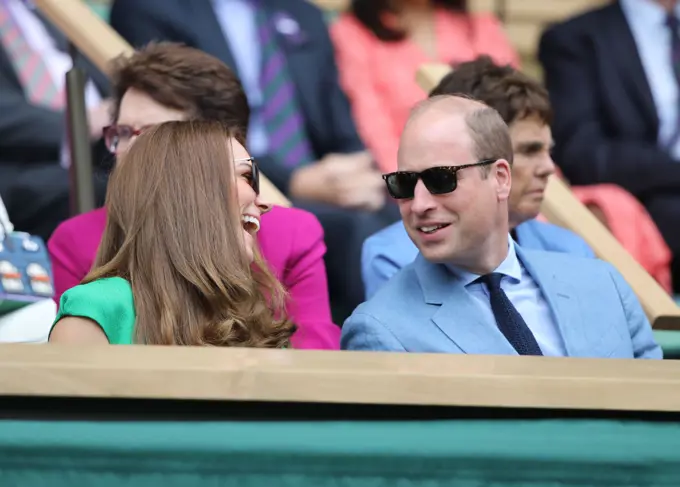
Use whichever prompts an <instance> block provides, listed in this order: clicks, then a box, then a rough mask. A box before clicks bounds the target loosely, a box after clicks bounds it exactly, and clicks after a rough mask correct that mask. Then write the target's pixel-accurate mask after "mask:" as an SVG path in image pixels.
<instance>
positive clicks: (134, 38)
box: [109, 0, 183, 48]
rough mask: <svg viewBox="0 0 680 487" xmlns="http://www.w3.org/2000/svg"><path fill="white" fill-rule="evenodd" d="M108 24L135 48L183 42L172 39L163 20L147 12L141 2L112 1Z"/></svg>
mask: <svg viewBox="0 0 680 487" xmlns="http://www.w3.org/2000/svg"><path fill="white" fill-rule="evenodd" d="M109 22H110V24H111V27H113V28H114V29H115V30H116V31H117V32H118V33H119V34H120V35H121V36H122V37H123V38H124V39H125V40H126V41H128V42H129V43H130V44H132V46H133V47H135V48H140V47H142V46H145V45H146V44H148V43H149V42H151V41H174V42H181V41H183V39H177V38H175V37H173V33H172V32H168V29H167V28H165V25H164V22H163V19H162V18H159V15H157V14H156V13H155V12H149V9H148V8H147V4H146V2H143V1H142V2H140V1H139V0H114V2H113V5H112V6H111V13H110V15H109Z"/></svg>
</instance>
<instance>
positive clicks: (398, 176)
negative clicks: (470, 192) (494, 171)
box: [383, 159, 498, 200]
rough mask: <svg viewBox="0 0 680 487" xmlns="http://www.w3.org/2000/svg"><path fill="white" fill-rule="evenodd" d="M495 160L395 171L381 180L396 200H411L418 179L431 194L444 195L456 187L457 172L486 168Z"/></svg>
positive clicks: (384, 175)
mask: <svg viewBox="0 0 680 487" xmlns="http://www.w3.org/2000/svg"><path fill="white" fill-rule="evenodd" d="M497 160H498V159H482V160H481V161H478V162H475V163H474V164H463V165H462V166H439V167H431V168H429V169H425V170H424V171H421V172H413V171H397V172H391V173H389V174H383V179H384V180H385V183H386V184H387V191H388V192H389V193H390V196H391V197H392V198H394V199H397V200H402V199H407V198H413V195H414V194H415V191H416V185H417V184H418V180H419V179H422V180H423V184H424V185H425V187H426V188H427V190H428V191H429V192H430V193H431V194H446V193H451V192H452V191H454V190H455V189H456V188H457V187H458V174H457V173H458V171H460V170H461V169H465V168H468V167H475V166H486V165H488V164H493V163H494V162H496V161H497Z"/></svg>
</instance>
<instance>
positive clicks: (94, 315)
mask: <svg viewBox="0 0 680 487" xmlns="http://www.w3.org/2000/svg"><path fill="white" fill-rule="evenodd" d="M66 316H79V317H81V318H89V319H91V320H92V321H94V322H96V323H98V324H99V326H101V328H102V330H103V331H104V333H105V334H106V337H107V338H108V339H109V343H110V344H112V345H131V344H132V337H133V334H134V328H135V305H134V300H133V298H132V287H131V286H130V283H129V282H128V281H126V280H125V279H123V278H121V277H107V278H104V279H98V280H96V281H93V282H89V283H87V284H80V285H79V286H76V287H74V288H71V289H69V290H68V291H66V292H65V293H64V294H62V296H61V300H60V301H59V312H58V313H57V318H56V319H55V320H54V324H56V323H57V321H59V320H60V319H61V318H64V317H66ZM54 324H53V325H52V326H54Z"/></svg>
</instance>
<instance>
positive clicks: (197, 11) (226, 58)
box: [182, 0, 238, 75]
mask: <svg viewBox="0 0 680 487" xmlns="http://www.w3.org/2000/svg"><path fill="white" fill-rule="evenodd" d="M182 5H183V7H184V8H186V9H187V10H186V11H184V12H183V13H182V14H183V18H184V19H187V21H188V20H189V19H191V20H190V22H189V21H188V23H187V27H186V32H187V35H188V36H190V37H191V38H193V39H194V43H193V45H194V46H195V47H196V48H198V49H200V50H202V51H205V52H207V53H208V54H212V55H213V56H215V57H216V58H217V59H220V60H221V61H222V62H224V63H225V64H226V65H227V66H229V67H230V68H231V69H232V70H233V71H234V72H235V73H236V74H237V75H238V66H237V65H236V62H235V61H234V56H233V54H232V53H231V49H230V46H229V40H228V39H227V37H226V35H225V34H224V32H223V31H222V26H221V25H220V22H219V20H217V16H216V15H215V9H214V8H213V6H212V2H210V1H209V0H201V1H192V2H182Z"/></svg>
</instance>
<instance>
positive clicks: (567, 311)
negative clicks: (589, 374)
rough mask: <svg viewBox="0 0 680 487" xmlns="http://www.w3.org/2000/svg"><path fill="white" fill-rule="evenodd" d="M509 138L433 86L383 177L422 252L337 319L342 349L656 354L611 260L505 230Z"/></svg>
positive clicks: (473, 108)
mask: <svg viewBox="0 0 680 487" xmlns="http://www.w3.org/2000/svg"><path fill="white" fill-rule="evenodd" d="M512 162H513V147H512V142H511V139H510V134H509V130H508V127H507V125H506V124H505V122H504V121H503V119H502V118H501V116H500V115H499V113H498V112H497V111H496V110H494V109H492V108H490V107H488V106H486V105H484V104H482V103H480V102H478V101H474V100H471V99H468V98H463V97H460V96H452V95H440V96H434V97H432V98H430V99H428V100H426V101H425V102H422V103H421V104H420V105H418V106H417V107H416V108H415V109H414V111H413V113H412V114H411V117H410V118H409V121H408V122H407V124H406V127H405V128H404V132H403V134H402V137H401V141H400V146H399V155H398V168H399V171H397V172H394V173H391V174H387V175H385V178H384V179H385V182H386V185H387V189H388V191H389V193H390V195H391V196H392V197H393V198H395V199H396V200H397V202H398V204H399V209H400V212H401V216H402V220H403V223H404V227H405V228H406V231H407V232H408V235H409V237H410V238H411V240H412V241H413V243H414V244H415V245H416V246H417V247H418V250H419V251H420V254H419V255H418V257H417V258H416V260H415V262H414V263H412V264H410V265H408V266H406V267H405V268H403V269H402V270H401V271H400V272H399V273H397V274H396V275H395V276H394V277H393V278H392V279H391V280H390V281H389V282H387V283H386V284H385V285H384V286H383V287H382V288H381V289H380V290H379V291H378V292H377V293H376V294H375V296H374V297H373V298H372V299H370V300H369V301H368V302H366V303H364V304H362V305H361V306H359V307H358V308H357V309H356V310H355V311H354V313H353V314H352V316H351V317H350V318H349V319H348V320H347V321H346V322H345V324H344V326H343V330H342V340H341V346H342V348H344V349H348V350H385V351H401V352H404V351H408V352H419V353H468V354H494V355H517V354H519V355H551V356H573V357H616V358H661V349H660V348H659V346H658V345H657V344H656V343H655V342H654V339H653V335H652V329H651V326H650V325H649V322H648V321H647V318H646V317H645V314H644V312H643V310H642V307H641V306H640V303H639V302H638V301H637V298H636V297H635V295H634V293H633V291H632V290H631V289H630V287H629V286H628V284H627V283H626V282H625V281H624V279H623V278H622V277H621V275H620V274H619V273H618V272H617V271H616V270H615V269H614V268H613V267H612V266H611V265H609V264H607V263H605V262H602V261H599V260H596V259H592V258H582V257H574V256H570V255H568V254H565V253H556V252H543V251H533V250H528V249H523V248H521V247H519V246H518V245H516V243H515V242H514V241H513V239H512V238H511V237H510V225H509V200H510V197H511V196H510V188H511V185H512V176H511V166H512Z"/></svg>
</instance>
